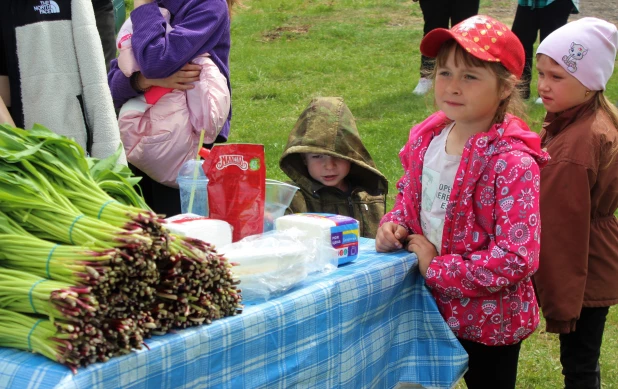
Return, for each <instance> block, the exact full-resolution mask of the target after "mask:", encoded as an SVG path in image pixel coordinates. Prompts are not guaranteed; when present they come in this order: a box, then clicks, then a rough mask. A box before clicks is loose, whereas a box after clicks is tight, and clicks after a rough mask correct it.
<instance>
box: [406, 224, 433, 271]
mask: <svg viewBox="0 0 618 389" xmlns="http://www.w3.org/2000/svg"><path fill="white" fill-rule="evenodd" d="M407 244H408V245H407V247H406V249H407V250H408V251H409V252H411V253H414V254H416V256H417V257H418V269H419V270H420V272H421V275H422V276H423V277H425V275H426V274H427V269H428V268H429V264H430V263H431V261H432V260H433V259H434V258H435V257H437V256H438V252H437V251H436V247H435V246H434V245H433V244H432V243H431V242H430V241H428V240H427V238H425V237H424V236H423V235H417V234H412V235H410V236H408V238H407Z"/></svg>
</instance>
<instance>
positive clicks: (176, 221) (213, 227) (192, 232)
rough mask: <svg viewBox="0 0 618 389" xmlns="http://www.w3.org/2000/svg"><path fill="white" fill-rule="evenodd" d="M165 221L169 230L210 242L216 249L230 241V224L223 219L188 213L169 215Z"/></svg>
mask: <svg viewBox="0 0 618 389" xmlns="http://www.w3.org/2000/svg"><path fill="white" fill-rule="evenodd" d="M165 221H166V223H165V227H167V229H168V230H170V231H171V232H174V233H176V234H178V235H182V236H188V237H190V238H195V239H199V240H202V241H204V242H207V243H210V244H212V245H214V246H215V248H216V249H217V248H219V247H222V246H225V245H228V244H230V243H232V226H231V225H230V224H229V223H228V222H226V221H224V220H217V219H209V218H206V217H203V216H199V215H195V214H190V213H188V214H181V215H176V216H173V217H170V218H168V219H165Z"/></svg>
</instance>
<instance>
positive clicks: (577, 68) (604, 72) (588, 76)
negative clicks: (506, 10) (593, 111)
mask: <svg viewBox="0 0 618 389" xmlns="http://www.w3.org/2000/svg"><path fill="white" fill-rule="evenodd" d="M617 47H618V30H617V29H616V26H614V25H613V24H612V23H609V22H606V21H605V20H602V19H597V18H582V19H579V20H576V21H574V22H571V23H567V24H565V25H564V26H562V27H560V28H559V29H557V30H555V31H554V32H552V33H551V34H549V36H548V37H547V38H545V39H544V40H543V42H541V44H540V45H539V48H538V49H537V51H536V53H537V54H545V55H547V56H548V57H550V58H551V59H553V60H554V61H556V62H557V63H558V65H560V66H562V67H563V68H564V69H565V70H566V71H567V72H569V74H571V75H572V76H573V77H575V78H577V79H578V80H579V82H581V83H582V84H583V85H584V86H585V87H586V88H588V89H590V90H593V91H597V90H605V86H606V85H607V81H609V78H610V77H611V76H612V73H613V72H614V62H615V61H616V48H617Z"/></svg>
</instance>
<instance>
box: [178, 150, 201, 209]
mask: <svg viewBox="0 0 618 389" xmlns="http://www.w3.org/2000/svg"><path fill="white" fill-rule="evenodd" d="M202 162H203V161H198V160H189V161H187V162H185V164H184V165H183V166H182V167H181V168H180V171H179V172H178V177H177V178H176V182H177V183H178V187H179V188H180V209H181V211H182V213H193V214H196V215H200V216H208V178H207V177H206V175H205V173H204V169H202Z"/></svg>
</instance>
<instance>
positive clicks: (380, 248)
mask: <svg viewBox="0 0 618 389" xmlns="http://www.w3.org/2000/svg"><path fill="white" fill-rule="evenodd" d="M407 236H408V231H407V230H406V229H405V228H403V227H402V226H400V225H399V224H396V223H393V222H388V223H384V224H382V225H381V226H380V228H378V233H377V234H376V251H377V252H379V253H386V252H389V251H395V250H398V249H400V248H402V247H403V243H404V242H405V239H406V237H407Z"/></svg>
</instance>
